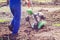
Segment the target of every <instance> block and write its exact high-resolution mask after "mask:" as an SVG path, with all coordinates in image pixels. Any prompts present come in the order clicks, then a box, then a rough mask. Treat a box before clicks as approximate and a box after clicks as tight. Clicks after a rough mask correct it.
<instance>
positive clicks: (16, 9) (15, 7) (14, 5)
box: [9, 0, 21, 34]
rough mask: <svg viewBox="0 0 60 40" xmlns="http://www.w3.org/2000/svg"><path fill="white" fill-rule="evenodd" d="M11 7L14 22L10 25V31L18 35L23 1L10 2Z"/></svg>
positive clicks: (12, 0)
mask: <svg viewBox="0 0 60 40" xmlns="http://www.w3.org/2000/svg"><path fill="white" fill-rule="evenodd" d="M9 5H10V10H11V13H12V15H13V20H12V22H11V24H10V25H9V30H10V31H11V32H12V34H18V30H19V27H20V20H21V0H10V1H9Z"/></svg>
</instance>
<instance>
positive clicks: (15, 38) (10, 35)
mask: <svg viewBox="0 0 60 40" xmlns="http://www.w3.org/2000/svg"><path fill="white" fill-rule="evenodd" d="M17 37H18V34H9V38H10V40H17Z"/></svg>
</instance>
